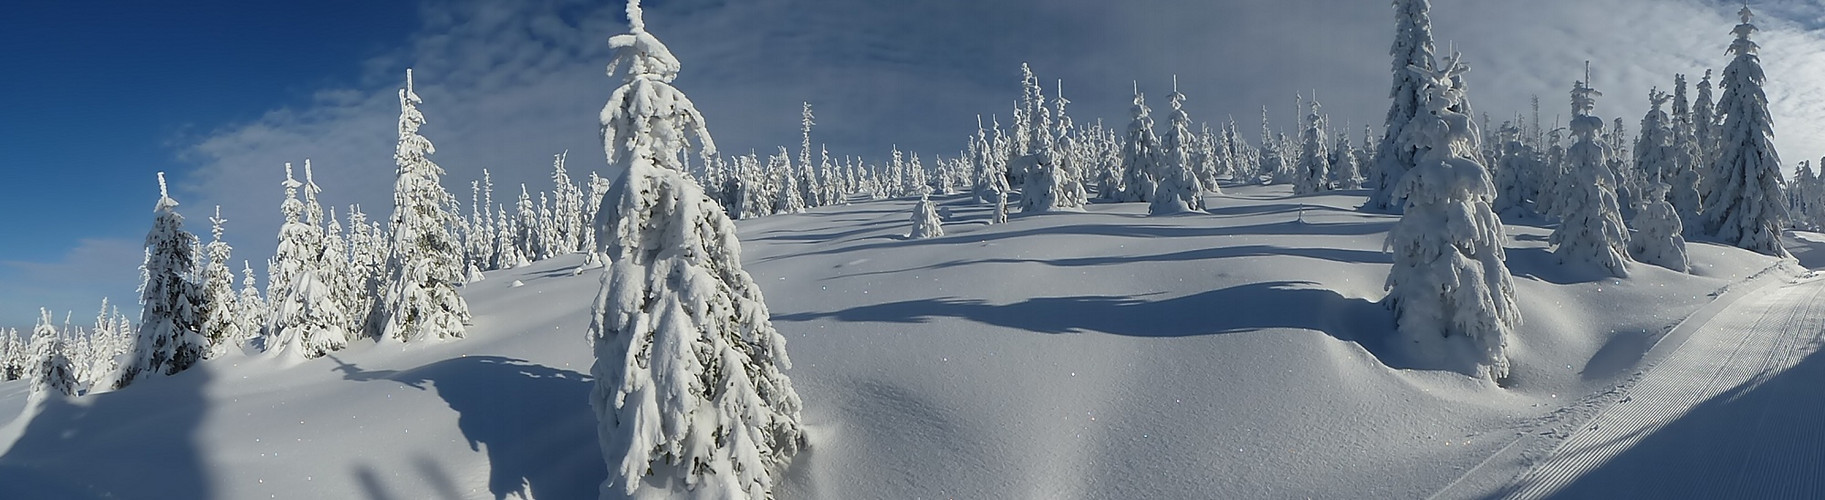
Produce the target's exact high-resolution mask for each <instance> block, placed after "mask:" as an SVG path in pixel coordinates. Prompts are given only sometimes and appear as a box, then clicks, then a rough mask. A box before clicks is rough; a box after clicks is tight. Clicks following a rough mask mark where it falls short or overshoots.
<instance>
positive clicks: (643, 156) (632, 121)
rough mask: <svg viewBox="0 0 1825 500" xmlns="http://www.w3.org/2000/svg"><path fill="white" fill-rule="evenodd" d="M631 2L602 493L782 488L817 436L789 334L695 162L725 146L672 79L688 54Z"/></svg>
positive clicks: (617, 122)
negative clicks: (675, 51)
mask: <svg viewBox="0 0 1825 500" xmlns="http://www.w3.org/2000/svg"><path fill="white" fill-rule="evenodd" d="M627 13H628V19H629V24H630V25H631V26H630V28H631V29H630V31H631V32H630V33H628V34H623V35H617V36H615V37H613V38H610V39H609V46H610V47H611V48H612V49H613V50H614V53H615V59H614V61H613V62H612V63H610V64H609V74H610V75H611V76H612V75H613V74H614V73H615V72H616V69H617V68H621V67H622V66H623V65H625V67H626V73H625V77H624V78H625V80H624V82H625V83H623V84H622V85H621V86H620V87H619V88H617V89H615V91H614V93H613V94H611V95H610V97H609V100H608V103H607V104H606V105H605V106H604V107H603V109H602V147H603V149H604V152H605V153H606V155H607V157H608V161H609V163H610V165H611V170H619V171H620V172H621V177H620V178H619V179H618V180H616V181H615V184H614V186H613V187H612V188H610V190H609V193H608V194H607V196H605V197H603V200H602V209H601V211H600V214H599V217H598V219H597V221H596V231H597V233H598V235H599V237H600V241H601V242H602V243H603V245H604V254H605V255H606V256H607V257H608V258H609V266H608V269H607V270H606V272H604V274H603V277H602V289H601V292H600V293H599V294H598V295H597V296H596V304H595V308H594V314H593V319H592V321H591V324H590V329H589V330H590V339H591V340H592V342H593V343H594V345H595V353H596V362H595V365H594V366H593V367H592V368H591V370H590V371H591V373H592V374H593V375H594V376H595V379H596V382H595V386H594V389H593V390H592V391H591V392H590V404H591V406H592V408H594V410H595V412H596V416H597V418H598V419H599V420H600V427H599V428H598V430H599V436H600V444H601V446H602V452H603V454H604V456H605V458H606V459H607V463H608V468H609V477H608V480H606V481H604V482H603V483H602V488H601V495H602V497H603V498H620V497H623V496H640V497H648V496H653V497H657V496H668V495H669V496H690V497H700V498H750V499H760V498H769V497H770V496H771V494H772V493H771V490H772V489H773V487H774V485H775V484H776V483H777V478H778V477H779V475H780V474H782V473H783V471H784V469H785V467H786V465H787V464H788V463H789V462H790V461H791V460H792V457H793V456H794V455H795V454H796V453H797V452H798V450H799V449H800V448H801V447H802V446H803V445H804V443H805V439H804V431H803V430H802V429H801V427H800V424H799V406H800V403H799V398H798V394H797V392H795V391H794V390H793V389H792V383H791V380H790V379H788V378H787V377H786V375H785V374H784V373H783V372H782V370H784V369H787V368H789V367H790V361H789V360H788V358H787V356H786V350H785V342H786V341H785V337H783V336H781V335H780V334H779V332H777V331H776V330H774V329H773V326H772V323H771V322H770V320H769V318H768V313H767V306H766V302H765V301H764V299H763V298H762V297H761V292H760V288H759V287H758V286H756V285H755V283H754V281H753V279H752V278H751V277H750V276H749V275H748V273H747V272H746V271H743V270H742V268H741V258H740V252H741V250H740V242H739V241H738V240H737V239H736V235H735V226H734V224H733V223H732V222H731V221H730V220H729V219H728V217H727V216H725V215H724V213H723V210H722V207H720V206H718V205H717V204H716V202H715V201H714V200H711V199H710V198H709V197H708V196H706V195H705V194H704V193H703V191H702V189H701V188H699V187H698V186H697V183H696V182H694V181H692V180H691V179H690V178H689V177H687V176H686V175H685V173H684V158H685V156H686V155H688V154H689V153H690V151H691V150H692V149H700V150H702V151H704V152H706V153H708V152H713V151H714V150H715V143H714V142H713V141H712V140H711V139H710V134H709V131H708V130H707V129H705V128H704V121H703V115H702V114H700V113H699V112H698V111H697V109H696V107H695V106H694V105H693V104H692V103H691V101H690V99H688V98H686V97H685V96H684V94H683V93H682V92H679V91H678V90H677V89H676V88H674V87H672V86H671V84H670V83H671V81H672V80H673V78H675V77H676V76H677V75H678V70H679V62H678V59H677V58H675V57H673V56H672V54H671V52H670V51H669V50H667V49H666V47H665V45H664V44H663V43H661V42H660V41H659V39H658V38H655V37H654V36H653V35H652V34H650V33H648V32H647V31H646V26H645V23H644V21H643V20H642V19H641V11H640V4H639V2H638V0H635V1H630V2H628V6H627ZM693 142H694V143H695V145H693ZM693 146H695V147H693Z"/></svg>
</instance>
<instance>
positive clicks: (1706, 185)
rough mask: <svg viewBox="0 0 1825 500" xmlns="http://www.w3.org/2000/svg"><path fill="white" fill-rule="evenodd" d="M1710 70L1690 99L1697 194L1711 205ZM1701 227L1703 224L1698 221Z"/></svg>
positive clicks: (1713, 125) (1713, 131)
mask: <svg viewBox="0 0 1825 500" xmlns="http://www.w3.org/2000/svg"><path fill="white" fill-rule="evenodd" d="M1711 89H1712V86H1711V70H1708V69H1707V70H1705V76H1704V77H1702V78H1699V79H1698V96H1697V97H1696V98H1694V99H1693V101H1692V136H1693V139H1694V140H1696V141H1697V142H1698V150H1699V153H1700V156H1699V158H1698V166H1697V170H1698V173H1699V177H1700V179H1699V184H1698V194H1699V196H1700V197H1701V198H1702V201H1701V203H1702V204H1703V206H1707V207H1708V206H1711V191H1713V190H1715V189H1716V186H1715V183H1716V182H1717V179H1718V175H1717V172H1716V171H1715V170H1713V169H1715V168H1717V135H1718V124H1717V120H1718V118H1719V117H1718V110H1717V101H1716V100H1714V99H1712V96H1711ZM1699 226H1700V227H1701V228H1702V227H1703V226H1704V224H1703V223H1702V222H1700V223H1699Z"/></svg>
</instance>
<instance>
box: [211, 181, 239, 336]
mask: <svg viewBox="0 0 1825 500" xmlns="http://www.w3.org/2000/svg"><path fill="white" fill-rule="evenodd" d="M226 222H228V219H224V218H222V207H221V206H220V205H217V206H216V207H215V217H210V218H209V224H210V230H209V233H210V235H211V236H212V238H213V239H212V240H211V241H210V242H209V245H208V246H205V247H204V248H203V252H204V253H206V254H208V259H209V263H208V264H207V265H205V266H204V267H203V330H202V333H203V338H205V339H208V340H209V350H208V351H207V353H206V354H205V356H206V357H215V356H219V355H221V354H222V353H225V352H227V349H228V346H230V345H233V344H234V343H235V342H237V341H239V340H240V339H241V337H242V334H241V325H242V324H244V323H245V322H244V321H242V320H241V313H242V311H243V309H242V308H241V305H240V302H239V299H237V298H236V297H235V292H234V271H232V270H229V269H228V258H229V254H230V252H232V250H233V249H231V248H229V246H228V242H226V241H222V224H223V223H226Z"/></svg>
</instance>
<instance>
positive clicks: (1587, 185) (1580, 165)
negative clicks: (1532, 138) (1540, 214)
mask: <svg viewBox="0 0 1825 500" xmlns="http://www.w3.org/2000/svg"><path fill="white" fill-rule="evenodd" d="M1588 78H1589V77H1588V76H1586V79H1587V80H1588ZM1598 95H1601V94H1600V93H1598V92H1597V90H1596V89H1592V88H1590V85H1589V84H1588V83H1585V82H1584V81H1579V82H1576V83H1574V84H1573V85H1572V120H1571V131H1572V141H1573V142H1572V146H1571V148H1569V149H1567V150H1566V152H1565V154H1566V174H1567V176H1568V177H1569V179H1568V180H1569V181H1570V182H1569V183H1568V184H1566V185H1564V186H1562V188H1563V189H1565V191H1564V194H1565V196H1564V197H1563V198H1561V199H1560V203H1561V205H1560V206H1559V207H1558V208H1559V218H1560V222H1559V227H1557V228H1554V229H1553V233H1552V236H1551V237H1550V238H1549V240H1548V241H1549V242H1551V243H1552V244H1553V245H1556V246H1557V247H1558V248H1555V249H1554V250H1553V253H1554V254H1557V255H1558V256H1559V261H1560V262H1562V263H1587V264H1592V265H1595V266H1597V267H1599V268H1602V269H1603V270H1604V271H1605V272H1608V273H1610V274H1611V275H1613V276H1616V277H1618V278H1621V277H1627V276H1628V275H1629V271H1628V267H1627V263H1628V262H1629V261H1630V260H1632V259H1630V258H1629V251H1628V250H1629V249H1628V242H1629V230H1628V227H1626V226H1624V225H1623V223H1622V214H1621V209H1620V208H1618V207H1617V205H1616V191H1615V186H1616V177H1615V176H1614V175H1613V174H1611V173H1610V169H1609V167H1608V166H1607V165H1608V161H1609V153H1610V149H1609V146H1608V145H1606V144H1604V143H1602V142H1600V141H1598V140H1597V136H1598V134H1599V133H1601V132H1602V131H1603V119H1602V118H1598V117H1595V116H1591V111H1593V110H1595V109H1596V106H1597V97H1596V96H1598Z"/></svg>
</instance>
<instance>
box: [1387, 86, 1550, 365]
mask: <svg viewBox="0 0 1825 500" xmlns="http://www.w3.org/2000/svg"><path fill="white" fill-rule="evenodd" d="M1426 64H1427V67H1433V66H1432V65H1431V63H1426ZM1467 70H1468V68H1467V67H1465V66H1463V65H1462V64H1459V63H1458V58H1457V56H1455V55H1454V56H1453V57H1452V58H1451V59H1450V60H1448V61H1446V62H1445V63H1444V64H1443V65H1442V68H1439V69H1435V70H1428V69H1425V68H1422V67H1420V66H1413V67H1412V68H1410V69H1409V70H1408V71H1411V72H1412V73H1413V74H1414V75H1415V77H1416V81H1418V82H1422V83H1423V84H1424V85H1423V86H1422V87H1420V91H1421V92H1422V94H1421V95H1422V97H1423V100H1421V101H1419V105H1420V106H1421V107H1420V108H1418V109H1420V110H1421V114H1419V115H1418V116H1417V117H1416V118H1415V119H1414V120H1412V121H1411V122H1408V123H1403V124H1400V130H1401V134H1402V136H1403V138H1402V140H1401V141H1400V143H1403V144H1417V145H1419V146H1421V147H1420V148H1419V149H1418V151H1420V152H1421V153H1422V156H1420V157H1418V158H1417V159H1416V163H1415V164H1414V168H1412V169H1409V170H1407V171H1406V172H1405V173H1404V174H1403V175H1402V176H1401V178H1400V182H1399V184H1397V185H1396V186H1395V190H1394V192H1393V193H1392V196H1393V197H1394V199H1399V200H1405V201H1404V203H1405V204H1406V207H1405V210H1404V213H1403V214H1402V216H1401V218H1400V221H1399V222H1397V223H1395V225H1394V228H1393V229H1392V230H1390V231H1389V232H1388V241H1387V244H1386V246H1387V248H1388V249H1389V250H1390V251H1392V252H1393V254H1394V256H1393V257H1394V259H1393V260H1394V266H1393V268H1392V269H1391V270H1390V271H1389V273H1388V281H1387V287H1388V298H1387V302H1388V303H1390V304H1391V305H1393V307H1394V308H1395V311H1396V317H1397V318H1398V325H1399V328H1400V333H1401V338H1402V339H1403V341H1404V343H1405V345H1406V347H1408V348H1409V349H1410V350H1411V351H1412V353H1413V354H1414V355H1415V356H1418V357H1420V358H1421V359H1427V360H1431V361H1434V362H1439V363H1442V364H1443V365H1444V366H1446V367H1450V368H1454V369H1457V370H1459V371H1462V372H1466V373H1472V374H1475V375H1477V376H1482V377H1488V378H1491V379H1495V380H1501V379H1503V378H1506V377H1507V376H1508V367H1509V361H1508V353H1507V349H1508V339H1509V336H1510V335H1512V332H1513V331H1514V328H1515V326H1516V325H1518V324H1520V322H1521V313H1520V309H1519V307H1517V306H1516V304H1515V292H1514V280H1513V278H1512V277H1510V276H1509V274H1508V268H1507V267H1505V266H1504V264H1503V260H1504V259H1505V255H1504V253H1503V250H1502V242H1503V241H1504V240H1505V239H1506V237H1505V236H1504V235H1503V227H1502V222H1501V220H1499V219H1497V218H1496V215H1495V212H1494V211H1492V210H1491V209H1490V203H1491V202H1492V201H1493V200H1494V199H1495V196H1496V193H1495V184H1494V183H1493V182H1491V181H1490V178H1489V172H1488V171H1487V170H1485V169H1484V168H1483V166H1482V165H1479V164H1477V162H1476V161H1475V160H1474V159H1471V158H1468V157H1466V156H1464V155H1463V153H1462V152H1459V151H1457V150H1454V149H1453V148H1452V147H1451V145H1452V144H1454V143H1460V142H1463V141H1470V140H1473V139H1472V138H1469V137H1466V136H1468V135H1469V134H1472V133H1473V132H1474V130H1475V128H1474V127H1472V126H1471V123H1470V117H1469V116H1467V115H1465V114H1463V113H1458V112H1456V111H1452V110H1453V109H1454V108H1458V107H1459V106H1457V105H1458V104H1461V102H1460V101H1461V100H1462V99H1463V98H1464V96H1463V93H1462V90H1461V89H1460V88H1457V87H1455V86H1454V84H1453V83H1452V81H1453V78H1454V77H1456V76H1457V75H1458V74H1461V73H1463V72H1464V71H1467Z"/></svg>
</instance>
